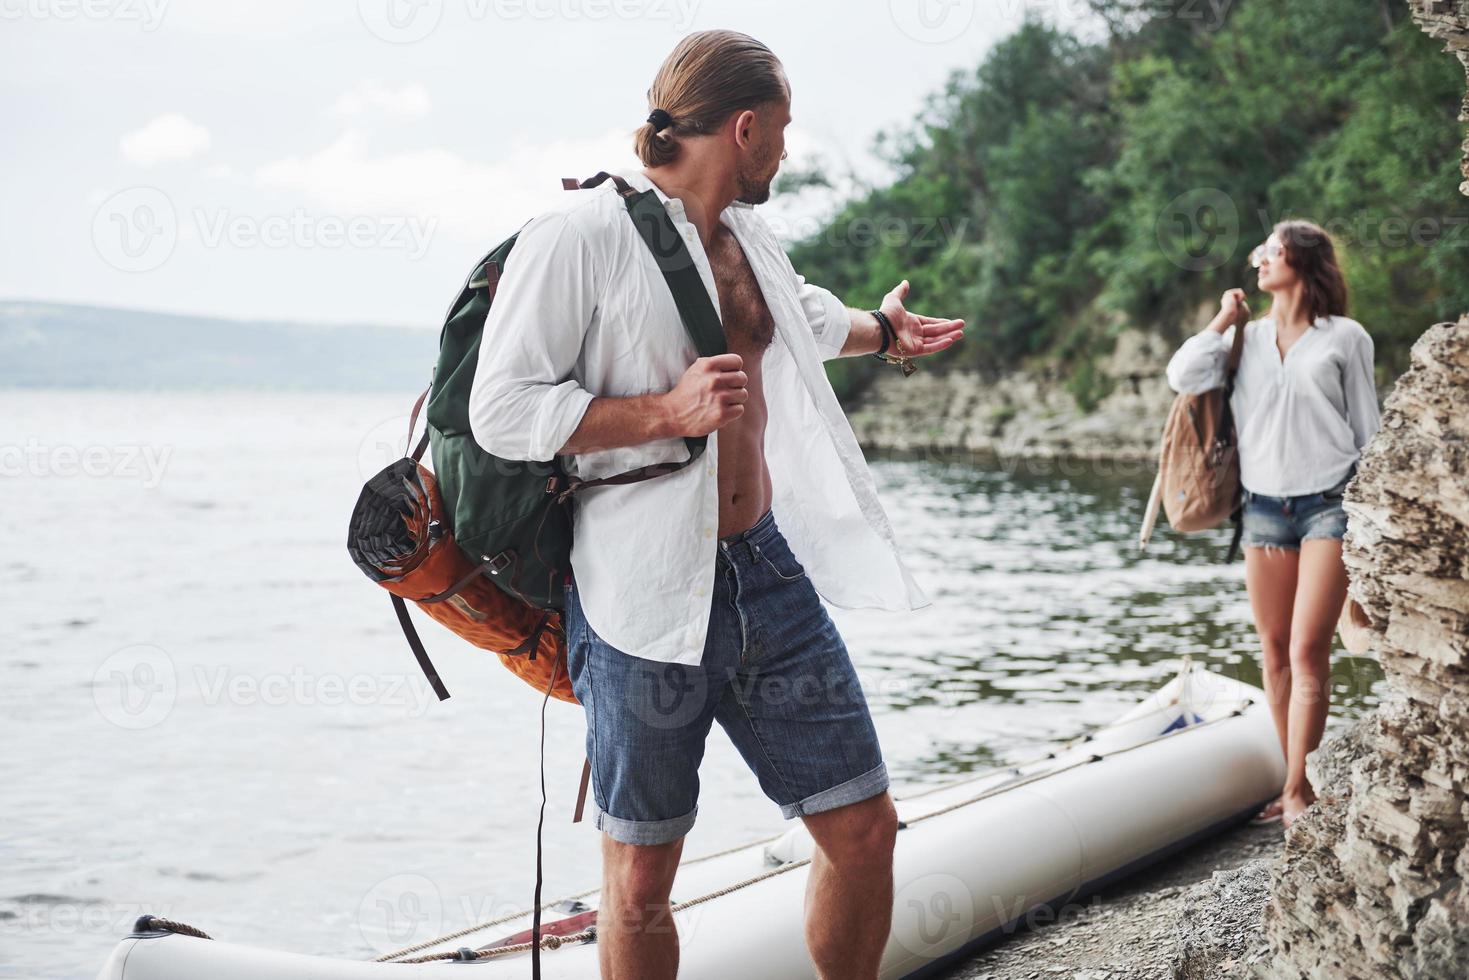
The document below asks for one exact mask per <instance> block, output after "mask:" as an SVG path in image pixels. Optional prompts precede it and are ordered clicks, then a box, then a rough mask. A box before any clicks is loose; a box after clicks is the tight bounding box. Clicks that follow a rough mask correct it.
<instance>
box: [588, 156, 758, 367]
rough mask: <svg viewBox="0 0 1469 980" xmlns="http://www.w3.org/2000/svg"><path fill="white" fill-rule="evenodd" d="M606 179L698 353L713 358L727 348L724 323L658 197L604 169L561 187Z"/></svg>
mask: <svg viewBox="0 0 1469 980" xmlns="http://www.w3.org/2000/svg"><path fill="white" fill-rule="evenodd" d="M608 180H610V181H612V184H613V186H614V187H616V188H617V194H618V196H619V197H621V198H622V200H623V203H624V204H625V205H626V206H627V214H628V217H629V218H631V219H632V223H633V226H634V227H635V228H637V230H638V234H639V235H641V236H642V239H643V242H644V243H645V244H646V245H647V246H648V250H649V251H650V252H652V253H653V258H654V259H655V260H657V262H658V268H659V270H660V271H661V272H662V273H663V278H664V280H665V281H666V282H667V283H668V289H669V291H670V292H671V293H673V302H674V303H675V304H676V305H677V306H678V313H679V316H680V317H682V318H683V324H684V329H685V330H687V331H688V332H689V336H690V337H691V338H693V341H694V347H695V348H696V349H697V350H698V351H699V356H700V357H713V356H714V355H715V354H723V353H725V352H726V351H727V350H728V349H729V348H728V346H727V345H726V343H725V338H724V326H723V324H721V323H720V322H719V314H718V313H717V312H715V310H714V304H713V303H711V302H710V301H709V293H708V291H707V290H706V289H705V288H704V280H703V279H702V278H701V277H700V276H699V269H698V267H697V266H695V265H694V257H693V256H692V255H690V254H689V250H688V248H687V247H686V246H685V245H684V242H683V238H682V237H681V236H680V235H679V233H678V229H676V228H674V227H673V220H672V219H671V218H669V217H668V210H667V209H666V208H665V207H664V206H663V202H662V201H660V200H659V199H658V192H657V191H654V190H651V189H649V190H646V191H639V190H638V189H637V188H636V187H633V186H632V185H631V184H629V183H628V182H627V181H626V180H624V179H622V178H621V177H619V176H617V175H616V174H609V173H608V172H607V171H605V170H604V171H602V172H601V173H599V174H597V175H596V176H595V177H589V178H587V179H586V180H583V181H580V182H578V181H577V180H576V178H574V177H563V178H562V180H561V186H562V187H563V188H565V189H566V190H587V189H589V188H593V187H596V186H598V185H600V184H601V183H603V182H604V181H608Z"/></svg>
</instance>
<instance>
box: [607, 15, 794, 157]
mask: <svg viewBox="0 0 1469 980" xmlns="http://www.w3.org/2000/svg"><path fill="white" fill-rule="evenodd" d="M789 97H790V91H789V89H788V87H787V82H786V76H785V69H784V68H782V67H781V63H780V59H778V58H776V56H775V55H774V54H772V53H771V51H770V49H769V48H767V47H766V46H765V45H763V44H761V43H760V42H759V41H757V40H755V39H754V38H753V37H750V36H749V35H748V34H741V33H740V32H738V31H697V32H695V33H693V34H690V35H689V36H688V37H686V38H684V39H683V40H682V41H680V42H678V46H677V47H675V48H674V49H673V52H672V53H671V54H669V56H668V58H667V59H665V60H664V62H663V66H662V67H661V68H659V69H658V75H657V77H656V78H654V79H653V87H652V88H650V89H648V109H649V111H652V110H653V109H662V110H663V111H664V112H667V113H668V114H669V115H670V116H672V117H673V125H671V126H669V127H667V128H665V129H654V128H653V124H652V123H650V122H645V123H643V125H642V126H641V127H639V128H638V130H637V132H636V133H635V134H633V148H634V149H635V150H637V154H638V159H640V160H642V161H643V165H644V166H646V167H661V166H664V165H666V164H670V163H672V162H673V161H674V160H675V159H677V158H678V149H679V147H678V137H679V136H683V135H697V134H701V133H710V132H713V131H714V130H715V129H717V128H718V127H719V125H720V124H721V123H723V122H724V121H725V120H726V119H728V118H729V117H730V114H731V113H734V112H738V111H740V110H742V109H751V108H754V107H755V106H759V105H765V104H766V103H770V102H777V101H781V100H783V99H787V98H789Z"/></svg>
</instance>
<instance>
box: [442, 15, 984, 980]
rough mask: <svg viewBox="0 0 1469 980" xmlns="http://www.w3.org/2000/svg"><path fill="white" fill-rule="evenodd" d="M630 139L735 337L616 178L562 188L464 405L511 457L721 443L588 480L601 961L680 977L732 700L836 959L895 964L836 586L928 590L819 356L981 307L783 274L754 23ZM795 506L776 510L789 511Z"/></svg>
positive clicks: (883, 812) (902, 338) (853, 968)
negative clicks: (709, 753)
mask: <svg viewBox="0 0 1469 980" xmlns="http://www.w3.org/2000/svg"><path fill="white" fill-rule="evenodd" d="M649 99H650V103H651V105H650V108H651V110H652V111H651V113H650V115H649V117H648V122H647V123H645V124H644V125H643V126H642V128H641V129H639V130H638V132H637V134H636V149H637V152H638V155H639V157H640V158H641V160H642V162H643V164H644V168H643V170H642V171H640V172H629V173H625V174H621V175H620V181H621V182H624V184H623V186H624V187H627V188H628V189H629V191H630V190H631V189H636V190H638V191H648V190H649V189H652V190H654V191H656V193H657V196H658V199H659V200H660V201H661V202H662V204H663V205H664V208H665V209H666V211H667V213H668V216H669V218H670V219H671V221H672V226H673V228H674V229H676V231H677V233H678V234H679V235H680V236H681V238H682V241H683V244H684V245H685V246H686V249H687V251H686V252H685V251H684V250H682V249H680V250H679V254H681V255H686V256H688V257H690V258H691V260H692V262H693V265H694V266H695V268H696V269H697V272H698V274H699V277H700V278H701V280H702V281H703V284H704V287H705V289H706V290H707V291H708V293H709V298H710V299H711V300H713V301H714V302H715V303H716V305H717V308H718V313H719V320H720V321H721V322H722V326H723V332H724V335H725V339H726V341H727V348H728V349H727V351H726V352H725V353H719V354H716V355H713V356H707V357H699V356H697V355H698V351H697V350H696V348H695V347H694V345H693V343H692V342H691V340H690V337H689V335H688V333H687V332H686V330H685V325H684V321H683V319H682V318H681V311H680V305H679V304H678V303H677V302H676V301H675V297H674V296H673V295H672V294H671V293H670V289H669V285H668V283H667V282H666V280H665V271H666V270H664V269H662V268H660V261H667V258H666V256H665V257H661V258H660V256H659V255H656V254H655V253H654V252H653V251H652V250H651V249H650V248H649V247H648V245H647V243H646V242H645V241H644V240H643V238H641V237H640V235H639V231H638V229H637V228H636V227H635V226H634V224H633V222H632V221H630V220H629V214H628V211H627V210H626V209H625V208H624V207H623V204H622V201H621V200H620V198H619V193H620V191H618V190H617V189H616V188H615V187H614V185H613V184H611V183H602V184H600V185H599V186H597V187H595V188H591V189H580V190H575V191H572V192H570V193H568V194H566V195H565V197H566V200H565V202H564V203H563V204H562V205H561V206H559V207H557V208H556V209H554V210H552V211H550V212H547V213H545V214H542V215H539V216H537V217H536V218H534V219H532V220H531V221H530V222H528V223H527V224H526V225H525V227H524V228H523V229H522V230H521V231H520V233H519V237H518V240H517V243H516V245H515V249H514V251H513V252H512V253H511V254H510V256H509V258H508V260H507V262H506V264H505V268H504V271H503V274H502V276H501V278H500V280H499V284H498V292H497V294H496V298H495V302H494V305H493V307H492V308H491V310H490V312H489V315H488V318H487V319H486V321H485V325H484V332H483V337H482V339H481V342H480V348H479V355H478V358H479V359H478V364H477V368H476V372H475V377H474V382H473V388H472V391H471V395H470V402H469V418H470V422H471V426H472V431H473V435H474V439H475V441H476V442H477V443H478V444H479V445H480V446H481V447H483V449H484V450H485V451H486V452H488V453H490V454H492V455H494V456H496V457H499V458H500V459H504V460H542V461H544V460H551V459H552V458H554V457H566V459H567V460H568V465H569V466H570V467H572V468H573V470H572V471H573V472H574V473H575V476H576V477H577V478H578V479H580V480H583V481H587V480H593V479H596V478H598V477H602V476H606V475H609V474H616V473H622V472H624V471H626V470H629V469H630V468H633V467H641V466H647V465H651V464H658V463H677V462H680V461H684V460H688V459H689V458H690V452H689V448H688V444H687V443H686V441H685V440H686V437H698V436H706V437H707V440H708V442H707V449H706V451H705V452H704V453H703V458H701V459H699V460H697V461H695V462H694V463H693V464H691V465H687V466H684V467H683V468H680V469H676V470H674V471H673V472H670V473H668V474H667V475H664V476H660V477H658V478H657V479H653V480H646V481H644V482H639V483H627V484H622V485H619V484H606V485H598V486H593V487H589V488H587V489H585V490H584V491H582V492H581V493H580V494H579V495H578V496H577V497H576V498H575V503H576V508H575V522H574V536H573V544H572V551H571V566H572V572H573V575H572V579H571V581H569V582H568V583H567V584H566V586H565V598H566V606H565V619H564V623H565V631H566V642H567V651H568V663H567V669H568V671H569V674H570V677H571V682H572V686H573V689H574V690H575V693H576V696H577V699H578V700H579V701H580V702H581V703H582V705H583V706H584V708H585V709H586V719H587V758H588V760H589V762H590V765H591V774H592V778H591V787H592V796H593V800H594V802H595V819H596V824H597V826H598V828H600V829H601V830H602V831H603V839H602V840H603V890H602V899H601V903H600V907H599V909H598V921H597V929H598V942H599V946H600V952H599V956H600V959H601V969H602V975H603V976H604V977H606V978H619V980H620V978H637V980H644V978H662V977H673V976H675V974H676V973H677V968H678V949H679V947H678V936H677V933H676V931H675V928H674V924H673V919H672V917H671V916H670V915H669V913H668V903H669V894H670V890H671V886H672V882H673V878H674V874H675V872H676V871H677V868H678V863H679V860H680V856H681V853H682V845H683V837H684V835H685V834H687V833H688V831H689V829H690V828H691V827H692V826H693V823H694V819H695V814H696V810H697V797H698V788H699V782H698V768H699V763H700V761H701V759H702V756H703V751H704V742H705V739H706V737H707V735H708V733H709V730H710V728H711V727H712V723H713V722H714V721H716V720H717V721H718V722H719V723H720V725H721V726H722V727H723V728H724V729H725V731H726V732H727V733H728V735H729V736H730V738H731V740H732V741H733V742H734V744H735V746H736V747H737V748H738V749H739V751H740V752H741V754H742V755H743V757H744V758H745V760H746V761H747V763H748V764H749V765H750V766H751V768H752V769H753V770H754V771H755V773H756V775H757V777H758V779H759V781H760V785H761V788H762V789H763V790H764V791H765V793H766V794H767V795H768V796H770V798H771V799H773V800H774V801H775V802H776V803H778V804H779V805H780V807H781V811H782V813H783V814H784V815H785V816H786V817H787V818H792V817H798V816H799V817H801V818H802V819H803V820H804V821H805V824H806V826H807V828H808V829H809V830H810V832H811V835H812V838H813V840H814V841H815V844H816V850H815V852H814V853H815V857H814V858H813V860H812V865H811V869H810V882H809V886H808V889H807V895H806V909H805V911H806V930H805V935H806V941H807V946H808V949H809V950H810V954H811V957H812V960H813V962H814V963H815V965H816V968H817V970H818V972H819V973H820V974H821V975H822V976H826V977H842V978H862V977H876V975H877V969H878V964H879V961H880V959H881V956H882V952H883V949H884V947H885V945H886V942H887V937H888V931H889V927H890V921H891V914H892V900H893V885H892V849H893V843H894V839H895V837H896V833H897V816H896V812H895V810H894V808H893V804H892V800H891V798H890V797H889V795H888V793H887V787H888V777H887V770H886V767H885V765H884V763H883V760H882V754H881V751H880V748H879V745H878V742H877V737H876V732H875V729H874V727H873V723H872V719H871V716H870V713H869V711H868V707H867V703H866V700H865V698H864V697H863V694H862V690H861V687H860V684H859V682H858V679H857V676H856V673H855V671H854V670H853V667H852V663H851V660H850V657H849V656H848V653H847V650H846V647H845V645H844V644H843V642H842V639H841V637H840V635H839V634H838V633H837V631H836V628H835V626H834V625H833V624H832V621H831V619H830V617H829V616H828V615H827V613H826V610H825V608H824V607H823V605H822V603H821V599H822V598H825V599H827V600H828V601H830V602H832V603H834V604H836V605H839V606H843V607H869V608H883V609H892V610H908V609H918V608H921V607H923V606H926V605H928V604H929V600H928V598H927V596H926V595H925V594H924V592H923V591H922V589H920V588H919V586H918V584H917V583H916V582H915V581H914V580H913V578H912V576H911V575H910V574H909V572H908V570H907V568H906V567H905V566H904V564H903V562H902V560H901V558H900V556H899V554H898V550H897V545H896V542H895V538H894V534H893V530H892V527H891V526H890V524H889V522H888V520H887V516H886V515H885V513H884V512H883V509H882V507H881V505H880V503H879V501H878V498H877V493H876V489H875V487H874V484H873V481H872V477H871V474H870V473H869V472H868V469H867V466H866V463H865V460H864V459H863V457H862V453H861V450H860V448H859V447H858V445H857V443H856V440H855V438H854V437H853V434H852V430H851V427H850V425H849V424H848V423H847V421H846V419H845V417H844V416H843V414H842V412H841V408H840V405H839V403H838V402H837V400H836V397H835V394H834V393H833V392H832V389H831V386H830V383H829V382H828V381H827V378H826V374H825V370H824V368H823V366H822V361H823V360H826V359H830V358H833V357H842V356H853V355H858V354H878V355H879V356H881V357H882V359H884V360H891V361H893V362H894V363H897V364H900V365H901V366H902V367H903V369H904V373H905V374H908V373H911V371H912V369H913V366H912V364H911V360H912V359H913V358H916V357H921V356H925V355H928V354H932V353H935V352H937V351H940V350H944V349H946V348H947V347H949V346H950V345H952V344H953V343H954V342H955V341H957V340H958V339H960V337H961V336H962V327H963V322H962V321H960V320H949V319H942V318H935V317H925V316H918V315H915V314H913V313H910V312H908V311H907V310H906V309H905V308H904V306H903V300H904V298H905V297H906V295H907V291H908V284H907V282H906V281H905V282H903V283H900V284H899V285H898V287H896V288H895V289H894V290H893V291H892V292H890V293H889V294H888V295H887V296H886V297H885V298H884V299H883V302H882V306H881V309H880V310H878V311H872V312H868V311H860V310H849V309H847V308H846V307H845V306H844V305H843V304H842V303H841V302H840V301H839V300H838V299H837V298H836V297H835V296H833V295H832V294H831V293H830V292H828V291H827V290H825V289H822V288H820V287H818V286H815V285H812V284H810V283H807V282H806V281H805V280H804V278H802V277H801V276H799V275H797V274H796V272H795V271H794V269H792V268H791V265H790V262H789V260H788V259H787V257H786V255H785V252H784V250H783V249H782V248H781V247H780V244H779V242H778V241H777V239H776V238H775V236H774V234H773V233H772V231H771V230H770V228H769V226H768V225H767V224H766V223H765V222H764V220H763V219H762V218H761V217H760V216H759V215H758V214H757V213H756V211H755V210H754V205H757V204H760V203H763V202H764V201H765V200H767V198H768V197H769V192H770V184H771V182H772V180H773V179H774V177H775V175H776V172H777V170H778V168H779V165H780V162H781V160H782V159H784V156H785V153H784V146H785V138H784V129H785V126H786V125H787V124H788V123H789V122H790V119H791V114H790V110H791V100H790V86H789V82H788V80H787V79H786V76H785V72H784V69H783V68H782V66H781V64H780V62H779V61H778V60H777V59H776V58H775V56H774V55H773V54H772V53H771V52H770V51H769V49H768V48H766V47H765V46H764V45H762V44H760V43H759V42H758V41H756V40H754V39H753V38H750V37H747V36H746V35H743V34H739V33H736V32H733V31H705V32H700V33H696V34H692V35H690V36H688V37H686V38H685V39H684V40H683V41H681V42H680V43H679V44H678V46H677V47H676V48H675V49H674V51H673V53H672V54H671V55H670V56H669V57H668V59H667V60H666V61H665V62H664V64H663V66H662V68H661V69H660V71H659V73H658V76H657V78H656V79H655V80H654V83H653V87H652V88H651V89H650V90H649ZM777 513H779V515H780V524H779V526H777V524H776V521H775V515H776V514H777Z"/></svg>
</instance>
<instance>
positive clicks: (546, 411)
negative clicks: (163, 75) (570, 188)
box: [469, 212, 598, 461]
mask: <svg viewBox="0 0 1469 980" xmlns="http://www.w3.org/2000/svg"><path fill="white" fill-rule="evenodd" d="M597 293H598V290H597V270H596V269H595V268H594V265H593V261H592V253H591V249H590V248H589V247H588V244H587V242H586V240H585V238H583V236H582V235H581V233H580V232H579V231H578V230H577V229H576V227H575V226H574V225H573V224H572V223H571V221H570V220H569V218H568V216H567V215H565V214H562V213H558V212H551V213H548V214H544V215H540V216H538V217H536V218H533V219H531V220H530V221H529V222H527V223H526V225H525V227H524V228H522V229H521V231H520V235H519V237H518V238H517V239H516V242H515V247H514V248H513V249H511V252H510V255H509V257H508V258H507V259H506V262H505V269H504V271H503V272H502V274H501V278H500V283H499V287H498V289H497V291H496V294H495V301H494V303H493V304H492V305H491V307H490V312H489V315H488V316H487V317H486V319H485V327H484V334H483V336H482V337H481V339H480V346H479V361H478V363H477V365H476V367H475V373H474V383H473V384H472V385H471V386H470V395H469V425H470V431H471V433H472V434H473V435H474V439H475V442H477V443H479V445H480V446H481V447H482V448H483V449H484V450H485V451H486V452H488V453H490V454H492V455H494V456H498V457H500V458H502V459H517V460H537V461H547V460H551V459H553V458H555V456H556V454H557V451H558V450H560V449H561V447H562V446H564V445H565V444H566V441H567V440H568V439H569V438H571V435H572V433H574V432H575V431H576V428H577V426H578V425H580V424H581V420H582V416H584V415H585V414H586V411H587V406H588V405H590V404H591V402H592V399H593V398H594V397H595V396H594V395H593V394H592V393H591V392H590V391H588V390H587V389H586V388H584V387H582V385H581V384H580V383H579V382H578V381H576V380H575V379H574V378H573V377H572V376H571V374H572V369H573V368H574V366H575V365H576V362H577V359H578V357H580V355H581V348H582V341H583V339H584V338H585V337H586V334H587V329H588V328H589V327H590V325H591V323H592V317H593V315H594V314H595V312H596V308H597Z"/></svg>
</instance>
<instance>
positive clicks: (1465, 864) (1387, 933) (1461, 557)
mask: <svg viewBox="0 0 1469 980" xmlns="http://www.w3.org/2000/svg"><path fill="white" fill-rule="evenodd" d="M1410 7H1411V8H1412V10H1413V16H1414V18H1415V19H1416V20H1417V21H1418V22H1419V24H1420V25H1422V26H1423V28H1424V29H1425V30H1426V31H1428V32H1429V33H1430V34H1432V35H1433V36H1435V37H1439V38H1443V39H1444V40H1445V41H1447V42H1448V48H1449V50H1450V51H1453V52H1454V53H1455V54H1456V55H1457V56H1458V57H1459V59H1460V60H1461V61H1463V62H1464V64H1465V67H1466V69H1469V0H1412V2H1411V3H1410ZM1465 116H1466V117H1469V101H1466V113H1465ZM1463 172H1464V174H1465V176H1466V177H1469V141H1466V143H1465V158H1464V161H1463ZM1460 189H1461V190H1463V191H1464V192H1465V193H1466V194H1469V180H1466V181H1465V182H1464V183H1463V184H1461V185H1460ZM1382 422H1383V424H1382V430H1381V431H1380V432H1379V433H1378V435H1377V436H1376V437H1375V438H1374V439H1373V440H1372V442H1371V443H1370V444H1369V445H1368V447H1367V449H1366V450H1365V451H1364V453H1363V455H1362V464H1361V467H1360V468H1359V470H1358V475H1357V479H1356V480H1355V481H1354V482H1353V484H1352V485H1351V486H1350V487H1349V488H1348V491H1347V496H1346V507H1347V513H1348V515H1349V518H1350V521H1349V527H1348V531H1347V538H1346V542H1345V548H1344V554H1345V557H1346V562H1347V567H1348V570H1349V572H1350V575H1351V593H1352V595H1353V596H1354V597H1355V598H1356V599H1357V600H1358V601H1359V602H1360V603H1362V605H1363V607H1364V608H1365V609H1366V610H1367V612H1368V614H1369V615H1370V616H1371V618H1372V620H1373V636H1374V643H1373V646H1374V648H1375V649H1376V651H1377V653H1378V655H1379V657H1380V658H1381V661H1382V667H1383V673H1384V675H1385V684H1386V686H1387V692H1386V697H1385V698H1384V702H1383V705H1382V707H1381V708H1380V709H1379V710H1378V711H1377V712H1376V713H1375V714H1373V715H1370V716H1368V717H1367V718H1364V719H1363V720H1362V721H1361V722H1360V723H1359V725H1358V727H1357V729H1356V730H1354V731H1353V732H1352V738H1351V741H1350V743H1349V751H1340V750H1338V749H1339V746H1334V747H1332V748H1331V749H1330V750H1327V749H1323V752H1322V753H1321V754H1322V756H1323V757H1324V758H1329V759H1333V760H1335V761H1334V762H1332V763H1331V764H1330V765H1326V766H1324V769H1323V765H1322V763H1321V762H1319V761H1318V762H1317V772H1315V773H1313V776H1315V777H1317V779H1318V783H1317V785H1318V792H1319V793H1322V797H1323V798H1322V802H1321V803H1320V804H1318V805H1317V806H1316V807H1313V808H1312V809H1311V810H1308V811H1307V813H1306V815H1304V816H1303V817H1302V818H1301V819H1300V820H1299V821H1297V822H1296V824H1295V825H1294V826H1293V827H1292V828H1291V831H1290V835H1289V837H1288V839H1287V842H1286V851H1285V856H1284V859H1283V860H1282V861H1281V862H1279V863H1277V864H1276V865H1275V866H1274V867H1273V870H1272V881H1271V899H1270V902H1269V904H1268V905H1267V907H1266V914H1265V931H1266V939H1267V940H1268V942H1269V955H1268V959H1267V962H1266V963H1265V964H1264V965H1263V966H1262V967H1261V968H1260V969H1259V971H1258V972H1259V974H1260V975H1262V976H1268V977H1272V978H1274V977H1311V978H1316V977H1333V978H1336V977H1344V978H1362V980H1367V978H1373V980H1376V978H1380V977H1405V978H1418V977H1435V978H1437V977H1444V978H1448V977H1464V976H1466V975H1469V888H1466V885H1465V879H1466V876H1469V800H1466V796H1465V787H1466V786H1469V317H1466V318H1465V319H1463V320H1460V321H1459V322H1458V323H1456V324H1450V323H1444V324H1439V325H1437V326H1435V327H1433V328H1432V329H1430V330H1429V331H1428V332H1427V333H1426V334H1424V335H1423V336H1422V337H1421V338H1420V339H1419V340H1418V342H1417V343H1416V344H1415V345H1414V346H1413V364H1412V367H1411V368H1410V369H1409V370H1408V372H1407V373H1406V374H1404V375H1403V376H1402V377H1401V378H1399V379H1398V382H1397V386H1396V387H1395V388H1394V389H1393V392H1392V394H1391V395H1389V396H1388V399H1387V404H1386V405H1385V406H1384V412H1383V419H1382ZM1327 794H1332V795H1329V796H1328V795H1327Z"/></svg>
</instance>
